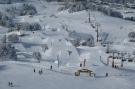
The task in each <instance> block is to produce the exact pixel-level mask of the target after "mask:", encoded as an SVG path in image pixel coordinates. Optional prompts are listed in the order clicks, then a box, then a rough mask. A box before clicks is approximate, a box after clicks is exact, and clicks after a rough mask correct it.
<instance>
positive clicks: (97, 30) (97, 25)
mask: <svg viewBox="0 0 135 89" xmlns="http://www.w3.org/2000/svg"><path fill="white" fill-rule="evenodd" d="M98 27H99V24H98V23H97V24H96V32H97V42H98V41H99V28H98Z"/></svg>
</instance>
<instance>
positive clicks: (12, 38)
mask: <svg viewBox="0 0 135 89" xmlns="http://www.w3.org/2000/svg"><path fill="white" fill-rule="evenodd" d="M8 41H9V42H13V43H16V42H18V41H19V36H18V35H16V34H11V35H8Z"/></svg>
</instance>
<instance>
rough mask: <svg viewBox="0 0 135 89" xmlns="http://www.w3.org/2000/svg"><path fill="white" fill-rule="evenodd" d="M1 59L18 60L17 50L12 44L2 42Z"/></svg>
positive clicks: (0, 46) (0, 47) (0, 48)
mask: <svg viewBox="0 0 135 89" xmlns="http://www.w3.org/2000/svg"><path fill="white" fill-rule="evenodd" d="M0 59H2V60H17V55H16V50H15V48H14V47H12V45H11V44H8V43H1V44H0Z"/></svg>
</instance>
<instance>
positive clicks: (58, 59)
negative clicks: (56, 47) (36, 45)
mask: <svg viewBox="0 0 135 89" xmlns="http://www.w3.org/2000/svg"><path fill="white" fill-rule="evenodd" d="M57 61H58V68H59V66H60V63H59V55H58V56H57Z"/></svg>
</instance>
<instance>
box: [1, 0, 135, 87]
mask: <svg viewBox="0 0 135 89" xmlns="http://www.w3.org/2000/svg"><path fill="white" fill-rule="evenodd" d="M29 3H30V4H33V5H34V6H36V8H37V11H38V14H37V15H35V16H32V17H31V16H18V17H16V18H15V21H18V22H29V23H33V22H39V23H40V24H41V26H42V30H40V31H33V32H31V31H24V34H25V36H20V37H19V39H20V42H19V43H14V44H13V45H14V47H15V49H17V54H18V61H1V62H0V89H10V88H13V89H45V88H46V89H84V88H85V89H134V87H135V85H134V82H135V75H134V73H135V70H134V68H135V62H132V63H129V62H124V67H123V68H119V69H115V68H112V67H111V63H112V60H111V59H110V60H111V61H110V65H108V66H107V65H106V62H107V57H108V56H109V55H110V54H106V53H105V52H106V48H104V47H102V46H101V45H96V46H95V47H87V46H79V47H77V48H76V47H75V46H74V45H73V44H72V43H71V42H70V41H68V40H67V38H70V35H69V32H72V31H76V32H77V33H82V34H88V35H92V36H94V38H96V32H95V29H94V28H92V27H91V26H90V24H89V23H88V18H87V17H88V13H87V12H86V11H80V12H75V13H68V11H61V12H58V11H57V10H58V8H59V7H61V5H59V4H58V3H57V2H45V1H44V0H38V1H37V0H32V2H29ZM91 16H92V17H91V19H92V20H93V22H94V23H99V24H100V32H107V33H109V40H112V41H113V45H112V46H111V47H112V49H117V50H118V51H128V52H132V51H134V43H130V42H128V39H127V37H128V33H129V32H130V31H134V28H135V24H134V22H131V21H126V20H122V19H119V18H114V17H110V16H106V15H104V14H102V13H100V12H97V11H91ZM63 26H65V28H63ZM1 29H5V30H1ZM54 30H55V31H54ZM67 30H68V31H67ZM6 32H7V28H3V27H0V34H1V35H3V34H5V33H6ZM8 34H17V35H20V34H21V33H20V32H16V31H14V32H10V33H8ZM95 42H96V39H95ZM45 44H46V45H47V46H48V49H47V50H46V51H44V50H43V49H42V46H43V45H45ZM96 44H100V43H96ZM35 51H38V52H40V53H41V55H42V59H41V63H37V60H36V59H34V58H33V57H32V54H33V52H35ZM69 51H71V52H72V53H71V54H69ZM84 59H86V67H83V68H88V69H90V70H92V71H93V72H94V73H95V74H96V76H95V77H89V76H88V75H87V74H81V76H75V75H74V73H75V72H76V71H77V70H78V69H82V68H81V67H80V66H79V65H80V63H83V62H84ZM59 63H60V65H58V64H59ZM117 63H118V64H120V63H121V60H119V59H118V60H115V64H117ZM51 65H52V66H53V69H52V70H50V66H51ZM34 68H35V69H36V73H34V72H33V70H34ZM41 69H42V70H43V74H41V75H40V74H39V73H38V71H39V70H41ZM106 73H108V74H109V75H108V77H106V76H105V75H106ZM9 81H12V82H13V84H14V87H9V86H8V82H9Z"/></svg>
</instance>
